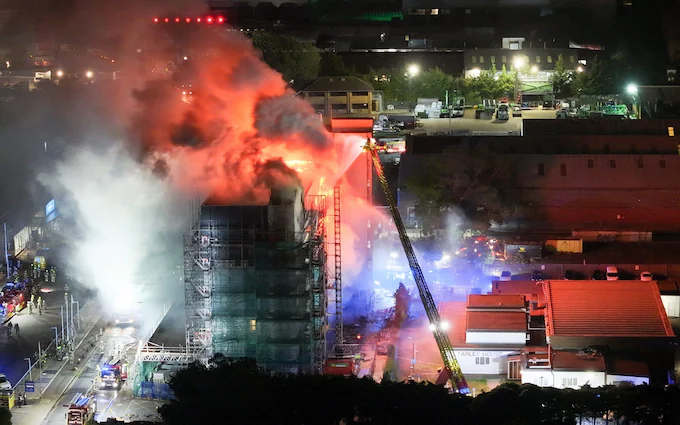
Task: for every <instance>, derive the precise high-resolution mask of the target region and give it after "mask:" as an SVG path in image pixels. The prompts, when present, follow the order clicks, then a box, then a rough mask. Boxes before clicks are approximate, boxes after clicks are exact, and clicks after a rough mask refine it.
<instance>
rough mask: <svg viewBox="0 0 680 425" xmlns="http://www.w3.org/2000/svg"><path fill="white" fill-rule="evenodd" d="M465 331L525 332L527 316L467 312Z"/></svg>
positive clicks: (514, 313)
mask: <svg viewBox="0 0 680 425" xmlns="http://www.w3.org/2000/svg"><path fill="white" fill-rule="evenodd" d="M465 329H466V331H468V332H469V331H507V332H513V331H514V332H526V330H527V314H526V313H524V312H522V311H468V312H467V320H466V325H465Z"/></svg>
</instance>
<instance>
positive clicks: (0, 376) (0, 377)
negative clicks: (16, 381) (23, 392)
mask: <svg viewBox="0 0 680 425" xmlns="http://www.w3.org/2000/svg"><path fill="white" fill-rule="evenodd" d="M11 389H12V384H11V383H10V382H9V379H7V376H5V374H4V373H0V390H3V391H4V390H11Z"/></svg>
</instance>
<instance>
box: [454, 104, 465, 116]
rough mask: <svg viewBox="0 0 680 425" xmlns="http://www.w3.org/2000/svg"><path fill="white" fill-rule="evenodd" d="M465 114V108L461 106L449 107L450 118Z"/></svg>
mask: <svg viewBox="0 0 680 425" xmlns="http://www.w3.org/2000/svg"><path fill="white" fill-rule="evenodd" d="M463 115H465V108H463V107H462V106H456V107H454V108H453V109H451V118H462V117H463Z"/></svg>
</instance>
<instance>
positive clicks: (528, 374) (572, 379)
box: [522, 369, 606, 389]
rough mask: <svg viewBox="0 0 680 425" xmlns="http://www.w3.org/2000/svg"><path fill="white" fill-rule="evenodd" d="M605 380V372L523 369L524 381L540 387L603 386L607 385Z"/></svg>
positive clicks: (574, 387) (576, 387) (575, 387)
mask: <svg viewBox="0 0 680 425" xmlns="http://www.w3.org/2000/svg"><path fill="white" fill-rule="evenodd" d="M605 382H606V374H605V373H604V372H588V371H553V370H551V369H525V370H522V383H523V384H534V385H538V386H539V387H555V388H559V389H564V388H573V389H578V388H581V387H582V386H583V385H586V384H587V385H590V386H591V387H601V386H603V385H605Z"/></svg>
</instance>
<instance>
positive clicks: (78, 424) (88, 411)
mask: <svg viewBox="0 0 680 425" xmlns="http://www.w3.org/2000/svg"><path fill="white" fill-rule="evenodd" d="M96 406H97V397H96V396H95V395H94V394H93V395H90V396H85V395H83V394H82V393H78V394H76V395H75V397H73V399H72V400H71V403H69V408H68V412H67V413H66V425H85V424H87V423H88V421H90V420H92V419H94V413H95V410H97V408H96Z"/></svg>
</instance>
